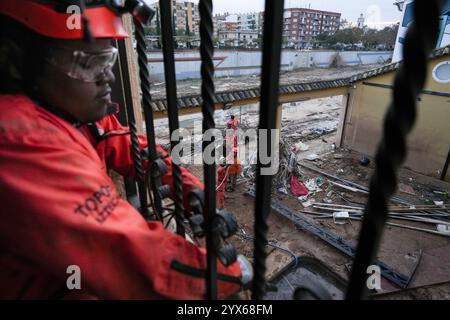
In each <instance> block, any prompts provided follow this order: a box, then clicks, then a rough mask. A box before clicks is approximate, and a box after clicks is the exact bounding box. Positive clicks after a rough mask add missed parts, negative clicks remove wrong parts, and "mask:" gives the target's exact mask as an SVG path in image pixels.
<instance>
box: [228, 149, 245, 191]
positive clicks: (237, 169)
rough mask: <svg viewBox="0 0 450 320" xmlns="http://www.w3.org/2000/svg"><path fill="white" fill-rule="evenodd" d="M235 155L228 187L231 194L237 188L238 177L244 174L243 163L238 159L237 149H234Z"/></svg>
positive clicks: (230, 169)
mask: <svg viewBox="0 0 450 320" xmlns="http://www.w3.org/2000/svg"><path fill="white" fill-rule="evenodd" d="M233 154H234V159H233V164H232V165H231V166H230V168H229V169H228V182H229V185H228V187H227V191H230V192H232V191H234V189H235V188H236V180H237V177H238V176H239V175H240V174H241V172H242V167H241V162H240V161H239V158H238V153H237V148H233Z"/></svg>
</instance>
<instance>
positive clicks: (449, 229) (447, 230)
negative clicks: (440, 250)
mask: <svg viewBox="0 0 450 320" xmlns="http://www.w3.org/2000/svg"><path fill="white" fill-rule="evenodd" d="M436 229H437V231H438V232H440V233H442V234H445V235H449V236H450V226H449V225H445V224H438V225H436Z"/></svg>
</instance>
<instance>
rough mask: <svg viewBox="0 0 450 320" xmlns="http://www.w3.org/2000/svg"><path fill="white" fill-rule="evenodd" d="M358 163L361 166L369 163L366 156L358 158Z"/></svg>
mask: <svg viewBox="0 0 450 320" xmlns="http://www.w3.org/2000/svg"><path fill="white" fill-rule="evenodd" d="M359 164H360V165H362V166H363V167H367V166H368V165H369V164H370V159H369V158H367V157H362V158H361V159H360V160H359Z"/></svg>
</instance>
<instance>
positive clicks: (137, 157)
mask: <svg viewBox="0 0 450 320" xmlns="http://www.w3.org/2000/svg"><path fill="white" fill-rule="evenodd" d="M116 45H117V47H118V48H119V64H120V66H121V67H120V68H121V69H122V68H124V69H127V65H128V62H127V56H126V48H125V44H124V42H123V40H118V41H116ZM128 102H129V101H127V103H125V106H126V109H125V111H126V115H127V116H126V118H127V125H128V127H129V128H130V137H131V150H130V151H131V157H132V159H133V165H134V171H135V173H136V181H137V183H138V193H139V202H140V208H139V212H140V213H141V214H142V216H143V217H144V218H148V215H149V211H148V203H147V186H146V184H145V179H144V178H145V171H144V168H143V165H142V158H141V152H140V150H139V140H138V135H137V128H136V118H135V116H134V110H133V105H132V103H128Z"/></svg>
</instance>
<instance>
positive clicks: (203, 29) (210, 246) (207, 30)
mask: <svg viewBox="0 0 450 320" xmlns="http://www.w3.org/2000/svg"><path fill="white" fill-rule="evenodd" d="M199 11H200V40H201V44H200V56H201V59H202V64H201V75H202V98H203V104H202V113H203V133H205V132H206V131H207V130H209V129H213V128H214V127H215V123H214V100H213V97H214V64H213V60H212V58H213V55H214V46H213V42H212V38H213V34H212V33H213V21H212V0H200V2H199ZM211 144H212V145H214V141H205V140H203V144H202V147H203V148H202V150H203V154H205V149H206V148H208V146H209V145H211ZM213 156H214V157H215V153H214V151H213ZM203 177H204V183H205V204H204V208H203V214H204V218H205V227H206V248H207V269H206V294H207V298H208V299H211V300H215V299H217V252H216V249H217V245H216V244H217V241H218V235H217V234H216V233H215V232H214V230H213V228H212V221H213V220H214V216H215V215H216V191H215V190H216V165H215V163H212V164H207V163H204V164H203Z"/></svg>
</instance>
